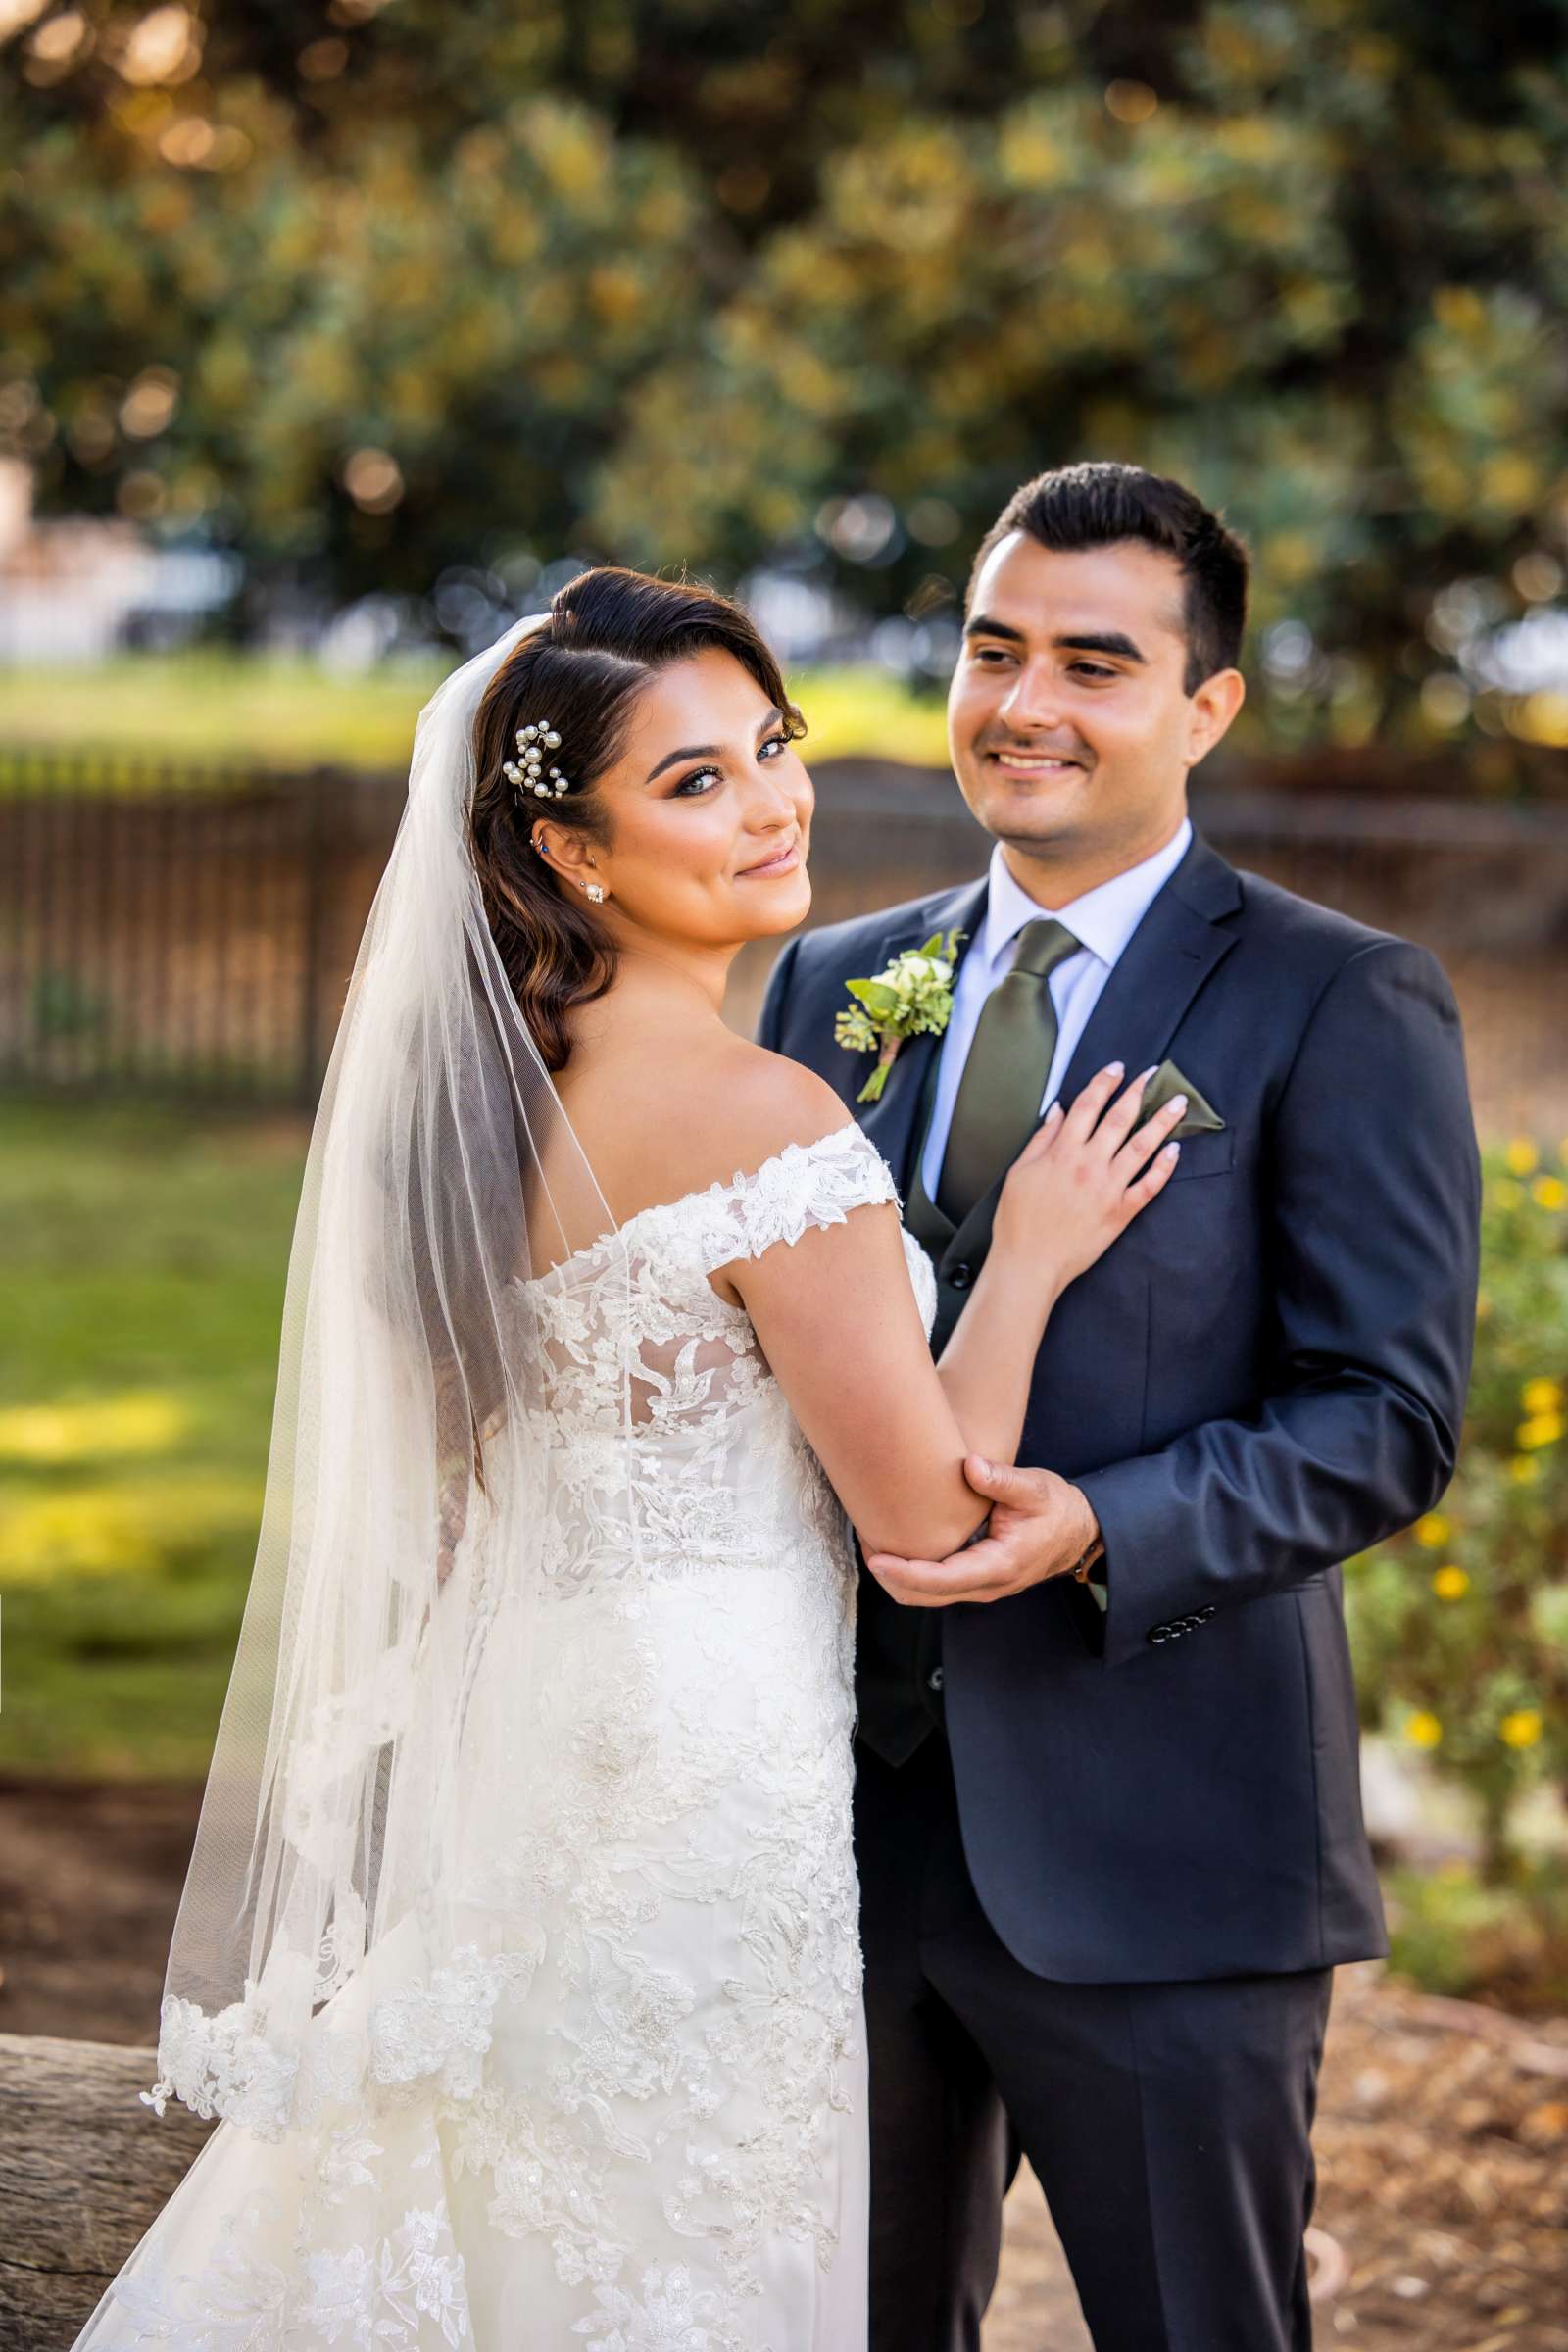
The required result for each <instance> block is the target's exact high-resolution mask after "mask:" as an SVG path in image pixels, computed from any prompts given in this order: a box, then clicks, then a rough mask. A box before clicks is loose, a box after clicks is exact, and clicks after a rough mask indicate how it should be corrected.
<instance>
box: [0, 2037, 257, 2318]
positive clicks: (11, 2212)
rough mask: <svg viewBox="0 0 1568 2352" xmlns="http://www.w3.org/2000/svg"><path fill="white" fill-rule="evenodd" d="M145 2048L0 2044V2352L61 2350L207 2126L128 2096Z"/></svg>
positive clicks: (146, 2063) (151, 2058) (146, 2072)
mask: <svg viewBox="0 0 1568 2352" xmlns="http://www.w3.org/2000/svg"><path fill="white" fill-rule="evenodd" d="M157 2071H158V2069H157V2064H156V2054H155V2053H154V2052H153V2051H152V2050H138V2049H125V2048H122V2047H120V2046H118V2045H117V2044H115V2043H112V2042H105V2041H61V2040H56V2039H54V2038H52V2037H50V2036H48V2035H45V2034H0V2352H66V2347H67V2346H68V2345H70V2344H71V2343H72V2342H73V2340H74V2338H75V2336H76V2334H77V2332H78V2330H79V2329H80V2327H81V2325H82V2323H83V2321H84V2320H85V2319H86V2318H87V2316H88V2314H89V2312H90V2311H91V2310H92V2308H93V2305H94V2304H95V2303H96V2302H97V2300H98V2298H99V2296H100V2295H101V2294H102V2293H103V2291H104V2289H105V2287H106V2286H107V2285H108V2284H109V2281H110V2279H111V2278H114V2277H115V2275H116V2273H117V2272H118V2271H119V2270H120V2268H121V2265H122V2264H123V2262H124V2260H125V2257H126V2256H127V2255H128V2254H129V2253H130V2251H131V2249H132V2247H133V2246H134V2245H135V2244H136V2241H137V2239H138V2238H139V2237H140V2236H141V2235H142V2233H143V2231H144V2230H145V2229H147V2227H148V2225H149V2223H151V2222H152V2221H153V2220H154V2219H155V2217H156V2216H157V2214H158V2213H159V2211H160V2210H161V2208H162V2207H163V2206H164V2205H165V2204H166V2203H167V2201H168V2199H169V2198H170V2197H171V2196H172V2194H173V2192H174V2190H175V2189H176V2188H177V2187H178V2185H179V2183H180V2181H181V2180H183V2179H184V2177H185V2175H186V2173H187V2172H188V2171H189V2169H190V2166H191V2165H192V2164H193V2163H194V2161H195V2159H196V2157H197V2155H198V2154H199V2152H200V2150H201V2147H202V2143H203V2142H204V2140H206V2138H207V2137H208V2135H209V2133H210V2132H212V2131H216V2129H217V2126H216V2124H212V2123H203V2122H202V2121H201V2119H200V2118H199V2117H197V2116H194V2115H192V2114H191V2113H190V2112H189V2110H188V2109H186V2108H184V2107H182V2106H181V2105H180V2103H179V2101H178V2100H177V2099H171V2100H170V2102H169V2104H168V2106H167V2107H166V2109H165V2110H164V2114H163V2117H162V2119H160V2118H158V2117H157V2116H155V2115H154V2114H153V2111H152V2109H151V2108H150V2107H144V2106H143V2105H142V2103H141V2100H140V2098H139V2097H138V2095H137V2094H138V2093H139V2092H140V2091H143V2090H145V2089H146V2088H147V2087H148V2085H149V2084H150V2083H151V2082H152V2081H153V2078H154V2076H155V2075H156V2074H157Z"/></svg>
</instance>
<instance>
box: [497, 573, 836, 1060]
mask: <svg viewBox="0 0 1568 2352" xmlns="http://www.w3.org/2000/svg"><path fill="white" fill-rule="evenodd" d="M711 646H716V647H718V648H720V649H721V650H722V651H723V652H725V653H729V654H733V655H734V657H735V659H736V661H737V662H740V663H741V664H742V666H743V667H744V668H746V669H748V670H750V672H751V674H752V676H753V677H754V678H755V679H756V680H757V682H758V684H759V686H760V687H761V689H762V691H763V693H764V694H765V695H766V696H767V698H768V700H769V701H770V702H772V703H774V704H776V705H777V707H778V709H779V710H780V711H783V713H784V716H785V721H786V723H787V725H788V727H789V730H790V732H791V733H792V734H795V735H799V734H802V733H804V732H805V721H804V720H803V719H802V717H801V714H800V712H799V711H797V710H796V708H795V706H794V704H793V703H791V702H790V700H789V699H788V697H787V695H786V694H785V692H784V680H783V676H782V674H781V672H780V670H779V666H778V663H777V662H776V661H775V660H774V658H773V656H772V654H771V653H770V652H769V650H768V648H767V646H766V644H765V643H764V642H763V640H762V638H761V636H760V634H759V632H758V630H757V627H756V624H755V623H754V622H753V620H752V619H751V617H750V615H749V614H748V613H745V612H743V611H742V609H741V607H740V606H739V605H737V604H734V603H732V601H731V600H730V599H729V598H728V597H726V596H720V595H719V594H718V593H717V592H716V590H714V589H711V588H698V587H690V586H687V585H686V584H685V583H683V582H680V581H675V580H656V579H653V578H651V577H650V576H649V575H648V574H647V573H646V572H641V571H627V570H624V569H622V568H621V567H620V566H619V565H618V564H600V565H598V566H597V567H596V568H595V569H593V570H591V571H584V572H580V573H579V574H578V576H577V577H576V579H574V580H571V581H569V582H568V583H567V585H566V586H565V587H564V588H563V589H561V590H560V591H559V593H558V594H557V595H556V596H554V597H553V598H552V599H551V603H550V617H549V619H548V620H547V621H546V622H545V623H544V624H543V625H542V626H541V627H540V628H538V629H535V630H534V631H533V632H532V633H531V634H530V635H529V636H527V637H525V638H524V639H523V640H522V642H521V644H520V645H518V647H517V648H516V650H515V653H514V654H513V655H512V656H511V658H510V660H509V661H507V662H505V663H504V664H503V665H502V667H501V668H500V669H499V670H497V672H496V674H495V676H494V677H493V678H492V679H491V681H490V685H489V687H488V689H487V690H486V693H485V698H484V701H483V702H482V703H481V704H480V706H479V711H478V715H477V716H476V718H475V720H474V727H473V748H474V790H473V807H472V811H471V815H470V820H469V827H470V839H471V845H472V850H473V861H474V866H475V868H476V870H477V873H478V877H479V888H480V892H481V895H482V897H483V900H484V909H485V917H486V920H487V921H488V923H489V925H490V929H491V932H492V934H493V936H494V938H495V942H496V946H497V949H498V951H499V953H500V956H501V960H502V963H503V964H504V966H505V968H506V973H507V978H508V980H509V981H510V982H511V985H512V991H513V994H514V995H515V998H516V1000H517V1005H518V1006H519V1008H520V1010H521V1012H522V1016H523V1018H524V1020H525V1021H526V1022H527V1024H528V1028H529V1031H530V1033H531V1034H532V1036H533V1039H534V1042H535V1044H536V1045H537V1046H538V1048H539V1051H540V1054H542V1056H543V1058H544V1062H545V1066H546V1068H547V1069H549V1070H551V1071H556V1070H560V1069H563V1068H564V1066H565V1062H566V1059H567V1056H568V1054H569V1053H570V1051H571V1039H570V1032H569V1028H568V1018H569V1015H570V1013H571V1010H572V1007H573V1006H574V1005H587V1004H591V1003H592V1002H593V1000H594V999H595V998H596V997H602V996H603V995H604V993H605V991H606V989H607V988H608V987H609V986H610V984H611V981H612V980H613V978H614V975H615V951H614V945H613V941H612V939H611V937H610V935H609V933H608V932H607V931H606V929H605V926H604V924H603V923H602V922H600V921H599V920H598V919H597V918H596V916H595V915H594V913H593V911H592V909H591V908H590V907H588V906H587V905H585V904H584V903H583V902H582V901H581V900H580V899H579V897H578V895H577V893H576V892H575V891H573V890H572V888H571V887H570V885H569V884H568V883H564V882H563V881H562V880H561V879H560V877H559V876H558V875H557V874H556V873H555V872H554V870H553V869H552V868H551V867H550V866H549V865H547V864H546V862H545V860H544V859H543V858H541V857H540V856H539V855H538V853H537V851H536V850H535V849H534V847H533V841H532V836H533V829H534V826H535V825H536V824H537V823H538V821H539V819H540V818H541V817H548V818H549V820H550V822H551V823H552V824H553V825H561V826H564V827H566V828H568V829H570V830H571V831H573V832H579V833H581V834H583V835H584V836H585V838H586V839H587V840H589V841H591V842H592V843H594V844H595V846H596V847H599V848H603V849H608V848H609V847H610V830H611V828H610V817H609V810H608V809H607V808H606V805H605V802H604V800H603V797H602V796H601V795H600V794H599V792H598V790H597V786H598V784H599V781H600V779H601V777H603V775H604V774H605V772H606V770H607V769H609V768H611V767H613V765H614V764H615V761H616V760H618V759H619V758H620V756H621V753H622V751H623V749H624V747H625V741H626V736H627V734H628V732H629V729H630V723H631V717H632V713H633V711H634V710H635V708H636V704H637V699H638V697H639V695H641V694H642V693H644V692H645V691H646V689H647V687H648V685H649V682H650V680H651V679H652V678H653V676H654V675H655V673H656V672H657V671H659V670H661V669H664V668H667V667H668V665H669V664H670V663H671V662H683V661H685V660H687V659H688V658H689V657H690V656H691V655H693V654H698V653H702V652H704V651H705V650H706V649H707V648H709V647H711ZM530 727H532V728H535V729H537V730H539V732H537V733H536V734H534V735H533V736H528V735H526V734H525V733H523V731H524V730H526V729H528V728H530ZM546 728H548V730H549V734H548V735H547V734H546V733H545V732H544V730H545V729H546ZM519 734H523V741H522V743H521V744H520V745H519V742H518V737H519ZM551 737H557V738H559V743H556V742H552V741H551V740H550V738H551ZM563 779H564V788H562V780H563ZM541 787H542V788H543V789H542V790H541V789H540V788H541Z"/></svg>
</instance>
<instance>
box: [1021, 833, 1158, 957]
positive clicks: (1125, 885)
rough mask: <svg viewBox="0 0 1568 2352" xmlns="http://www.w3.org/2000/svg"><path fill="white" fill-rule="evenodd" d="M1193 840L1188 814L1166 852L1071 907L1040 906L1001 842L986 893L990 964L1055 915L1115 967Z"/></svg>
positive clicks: (1103, 884) (1113, 877)
mask: <svg viewBox="0 0 1568 2352" xmlns="http://www.w3.org/2000/svg"><path fill="white" fill-rule="evenodd" d="M1192 838H1193V823H1192V819H1191V817H1186V816H1184V817H1183V819H1182V821H1181V823H1180V825H1179V826H1178V827H1177V829H1176V832H1175V833H1174V834H1173V835H1172V837H1171V839H1170V840H1169V841H1167V842H1166V844H1165V846H1164V848H1163V849H1162V850H1156V851H1155V852H1154V854H1153V856H1152V858H1142V859H1141V860H1140V862H1139V863H1138V864H1137V865H1130V866H1128V867H1127V869H1126V871H1125V872H1123V873H1120V874H1112V875H1111V877H1110V879H1109V881H1108V882H1101V883H1098V884H1097V885H1096V887H1095V888H1094V889H1093V890H1086V891H1085V892H1084V893H1083V895H1082V897H1080V898H1076V899H1073V900H1071V901H1070V902H1069V903H1068V905H1066V906H1065V907H1041V906H1039V905H1038V904H1037V903H1036V901H1035V900H1033V899H1032V898H1031V897H1030V896H1029V893H1028V892H1027V891H1026V890H1024V889H1022V888H1021V887H1020V885H1019V884H1018V883H1017V882H1015V881H1014V880H1013V877H1012V872H1011V869H1010V868H1009V866H1008V864H1007V861H1006V859H1005V857H1004V856H1003V854H1002V844H1001V842H1000V841H999V842H998V843H997V845H996V847H995V848H994V849H993V851H992V853H991V872H990V880H989V885H988V888H987V892H986V934H985V944H986V956H987V960H988V961H989V962H990V963H991V964H993V965H994V964H995V963H996V961H997V958H998V957H999V956H1001V955H1002V953H1003V951H1004V950H1005V948H1006V947H1008V946H1009V945H1010V943H1011V942H1012V941H1013V940H1014V939H1016V937H1017V935H1018V933H1019V932H1020V931H1021V930H1022V929H1023V927H1024V925H1025V923H1032V922H1034V921H1036V920H1037V918H1038V917H1039V916H1040V915H1042V914H1047V913H1050V914H1054V916H1055V917H1056V920H1057V921H1058V922H1061V923H1065V924H1066V926H1067V928H1068V930H1069V931H1070V932H1071V933H1072V934H1073V936H1074V938H1076V939H1080V940H1082V942H1083V944H1084V946H1085V947H1086V948H1087V949H1088V950H1089V952H1090V954H1091V955H1093V956H1098V957H1099V958H1100V960H1101V962H1102V963H1103V964H1107V965H1108V964H1113V963H1114V962H1115V961H1116V959H1117V957H1118V956H1120V955H1121V952H1122V950H1123V949H1124V948H1125V947H1126V945H1127V942H1128V941H1129V940H1130V939H1131V937H1132V935H1133V933H1134V932H1135V931H1136V930H1137V928H1138V926H1139V924H1140V923H1141V922H1142V921H1143V919H1144V916H1145V915H1146V914H1147V913H1148V912H1149V907H1150V903H1151V901H1152V899H1153V898H1154V896H1155V894H1156V893H1157V892H1158V891H1160V890H1161V889H1163V887H1164V885H1165V884H1166V882H1168V881H1169V879H1170V877H1171V875H1172V874H1173V873H1174V872H1175V871H1176V868H1177V867H1178V866H1179V865H1180V863H1181V861H1182V859H1183V858H1185V857H1186V855H1187V847H1188V844H1189V842H1190V841H1191V840H1192Z"/></svg>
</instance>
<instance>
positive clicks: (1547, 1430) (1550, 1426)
mask: <svg viewBox="0 0 1568 2352" xmlns="http://www.w3.org/2000/svg"><path fill="white" fill-rule="evenodd" d="M1562 1429H1563V1421H1562V1415H1561V1413H1532V1415H1531V1416H1530V1419H1529V1420H1528V1421H1521V1422H1520V1424H1519V1427H1518V1428H1517V1429H1516V1430H1515V1432H1514V1444H1515V1445H1516V1446H1522V1447H1523V1448H1524V1450H1525V1451H1526V1452H1527V1453H1529V1452H1533V1451H1534V1449H1535V1448H1536V1446H1555V1445H1556V1443H1557V1440H1558V1439H1559V1438H1560V1437H1561V1436H1562Z"/></svg>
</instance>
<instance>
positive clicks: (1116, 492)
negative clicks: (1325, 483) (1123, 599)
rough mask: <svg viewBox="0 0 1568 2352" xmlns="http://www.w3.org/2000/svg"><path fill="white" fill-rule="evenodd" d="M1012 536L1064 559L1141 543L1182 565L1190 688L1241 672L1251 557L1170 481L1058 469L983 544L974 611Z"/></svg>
mask: <svg viewBox="0 0 1568 2352" xmlns="http://www.w3.org/2000/svg"><path fill="white" fill-rule="evenodd" d="M1013 531H1026V532H1027V533H1028V535H1029V537H1030V538H1031V539H1038V540H1039V542H1040V544H1041V546H1042V547H1049V548H1053V549H1055V550H1056V551H1058V552H1060V553H1073V552H1076V551H1077V550H1078V549H1079V548H1086V547H1114V546H1116V545H1117V544H1118V542H1119V541H1121V540H1124V539H1142V540H1143V541H1144V542H1145V543H1146V545H1148V546H1150V547H1156V548H1158V549H1159V550H1160V552H1161V554H1163V555H1167V556H1171V557H1173V558H1174V559H1175V561H1176V563H1177V564H1179V565H1180V567H1181V574H1182V580H1183V584H1184V585H1183V599H1182V609H1183V618H1184V620H1185V622H1186V627H1187V671H1186V675H1185V677H1184V678H1183V681H1182V683H1183V685H1184V686H1185V688H1186V690H1187V692H1188V693H1189V694H1192V693H1193V692H1195V690H1196V689H1197V688H1198V687H1200V686H1201V684H1202V682H1203V680H1204V679H1205V678H1210V677H1212V676H1213V674H1214V672H1215V670H1216V669H1231V668H1233V667H1234V666H1235V664H1236V662H1237V661H1238V660H1239V658H1240V656H1241V650H1242V633H1243V631H1244V630H1245V628H1246V626H1247V571H1248V564H1247V550H1246V548H1245V547H1244V546H1243V544H1242V542H1241V540H1240V539H1239V538H1238V537H1237V536H1236V533H1235V532H1234V531H1232V530H1228V529H1227V528H1226V526H1225V524H1224V523H1223V522H1221V520H1220V518H1219V516H1218V515H1213V514H1211V513H1210V512H1209V510H1208V508H1207V507H1205V506H1204V504H1203V502H1202V500H1201V499H1200V498H1195V497H1194V496H1193V493H1192V492H1191V490H1187V489H1184V488H1183V487H1182V484H1181V483H1180V482H1173V481H1171V480H1170V478H1169V477H1168V476H1167V475H1165V474H1162V473H1146V472H1145V471H1144V468H1143V467H1142V466H1116V465H1112V464H1111V463H1110V462H1109V461H1108V460H1103V459H1101V460H1096V461H1094V462H1093V463H1090V464H1087V465H1083V466H1053V467H1052V468H1051V470H1050V471H1049V472H1048V473H1037V474H1036V475H1035V478H1034V480H1033V481H1032V482H1025V483H1024V484H1023V486H1022V487H1021V489H1017V490H1015V491H1014V492H1013V494H1012V496H1011V498H1009V499H1008V501H1007V503H1006V505H1005V507H1004V508H1003V510H1002V513H1001V514H1000V515H998V516H997V519H996V521H995V522H994V523H993V524H992V526H991V528H990V530H989V531H987V533H986V535H985V537H984V539H982V540H981V542H980V547H979V550H978V553H977V554H976V556H975V560H974V566H973V568H972V570H971V571H970V573H969V586H968V590H967V592H966V594H965V597H964V610H965V611H967V610H968V608H969V605H970V603H971V601H972V599H973V596H974V584H975V581H976V580H977V579H978V578H979V576H980V566H981V565H982V564H984V562H985V560H986V558H987V556H989V555H990V553H991V551H992V549H993V548H994V547H995V546H996V545H997V542H998V541H999V540H1001V539H1005V538H1006V537H1007V536H1008V535H1009V533H1011V532H1013Z"/></svg>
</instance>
